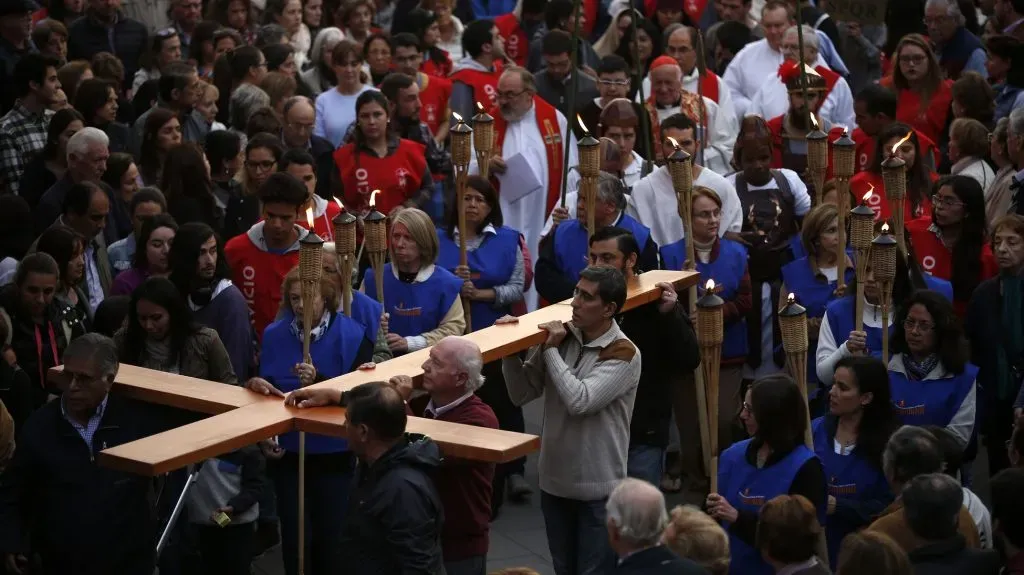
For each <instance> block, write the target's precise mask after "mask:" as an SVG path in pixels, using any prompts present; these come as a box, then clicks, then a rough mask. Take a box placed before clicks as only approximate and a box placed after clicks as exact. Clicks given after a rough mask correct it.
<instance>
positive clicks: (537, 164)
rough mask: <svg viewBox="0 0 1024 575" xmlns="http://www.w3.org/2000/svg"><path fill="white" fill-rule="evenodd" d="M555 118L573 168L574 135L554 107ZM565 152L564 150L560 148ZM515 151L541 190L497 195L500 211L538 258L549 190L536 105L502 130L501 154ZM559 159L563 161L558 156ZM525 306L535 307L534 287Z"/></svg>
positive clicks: (472, 165) (474, 168)
mask: <svg viewBox="0 0 1024 575" xmlns="http://www.w3.org/2000/svg"><path fill="white" fill-rule="evenodd" d="M555 114H556V115H557V118H558V129H559V132H560V133H561V135H562V142H563V150H564V144H565V143H568V145H569V167H570V168H572V167H574V166H576V164H577V163H578V160H577V155H576V154H577V152H576V138H574V137H573V136H572V134H571V133H570V132H569V130H568V126H567V125H566V121H565V116H563V115H562V113H561V112H559V111H557V110H556V111H555ZM563 153H564V151H563ZM516 154H522V155H523V156H524V157H525V158H526V160H527V162H528V163H529V165H530V166H531V167H532V168H533V172H534V175H536V176H537V181H539V182H540V184H541V187H540V190H539V191H537V192H535V193H532V194H529V195H526V196H523V197H521V198H519V199H517V200H516V201H514V202H509V201H508V200H507V199H506V198H505V196H504V195H501V197H500V198H499V205H500V206H501V214H502V217H503V218H504V220H505V225H506V226H508V227H510V228H512V229H514V230H517V231H519V232H520V233H521V234H523V237H524V238H525V239H526V246H527V248H529V250H530V257H531V258H533V261H534V262H536V261H537V257H538V256H539V255H540V250H539V247H538V246H539V244H540V238H541V231H542V230H543V229H544V220H545V219H546V218H547V215H548V214H547V193H548V158H547V153H546V151H545V145H544V136H543V135H542V134H541V131H540V129H539V128H538V127H537V114H536V106H532V107H530V111H529V112H527V113H526V115H525V116H523V118H522V119H520V120H518V121H516V122H509V123H508V127H507V128H506V130H505V140H504V144H503V146H502V154H501V157H502V158H506V159H507V158H510V157H512V156H514V155H516ZM558 161H560V162H561V161H563V160H562V159H561V158H559V160H558ZM469 173H470V174H477V173H479V166H478V165H477V163H476V150H471V152H470V163H469ZM524 296H525V301H526V307H527V309H528V310H529V311H534V310H535V309H537V289H536V287H535V286H530V289H529V290H528V291H527V292H526V293H525V294H524Z"/></svg>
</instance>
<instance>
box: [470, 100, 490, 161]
mask: <svg viewBox="0 0 1024 575" xmlns="http://www.w3.org/2000/svg"><path fill="white" fill-rule="evenodd" d="M476 108H477V113H476V115H475V116H473V146H474V147H476V149H477V152H478V153H479V152H487V153H488V154H490V153H491V150H493V149H494V118H493V117H492V116H491V115H490V114H488V113H487V112H486V111H484V105H483V104H481V103H480V102H477V103H476Z"/></svg>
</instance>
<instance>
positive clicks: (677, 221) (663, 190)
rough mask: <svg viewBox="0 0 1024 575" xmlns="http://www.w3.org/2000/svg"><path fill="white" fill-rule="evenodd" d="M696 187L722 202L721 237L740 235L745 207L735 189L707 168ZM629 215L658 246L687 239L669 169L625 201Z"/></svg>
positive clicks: (663, 169) (652, 177) (647, 180)
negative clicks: (704, 188)
mask: <svg viewBox="0 0 1024 575" xmlns="http://www.w3.org/2000/svg"><path fill="white" fill-rule="evenodd" d="M693 185H694V186H704V187H706V188H711V189H712V190H714V191H715V192H716V193H717V194H718V197H720V198H721V199H722V222H721V224H720V225H719V227H718V235H719V236H724V235H725V232H739V231H740V229H741V228H742V227H743V219H742V208H741V207H740V199H739V197H738V196H737V195H736V188H734V187H732V184H730V183H729V181H728V180H726V179H725V178H723V177H722V176H720V175H718V174H716V173H714V172H712V171H711V170H708V169H704V170H701V171H700V174H699V175H698V176H697V177H696V178H694V180H693ZM626 213H627V214H629V215H630V216H632V217H633V218H635V219H636V220H637V221H639V222H640V223H641V224H643V225H645V226H647V227H648V228H650V229H651V238H653V239H654V243H656V244H658V245H659V246H667V245H669V244H673V243H675V242H678V241H679V240H681V239H683V237H685V235H686V234H685V231H684V230H683V221H682V219H681V218H680V217H679V210H678V201H677V200H676V192H675V189H674V188H673V187H672V177H671V176H670V175H669V173H668V168H667V167H665V166H662V167H660V168H658V169H657V170H654V171H653V172H651V173H650V174H648V175H647V177H645V178H643V179H641V180H640V181H639V182H637V183H636V185H635V186H633V193H632V194H631V195H630V197H629V199H628V200H627V202H626Z"/></svg>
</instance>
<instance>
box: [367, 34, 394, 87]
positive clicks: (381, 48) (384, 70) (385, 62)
mask: <svg viewBox="0 0 1024 575" xmlns="http://www.w3.org/2000/svg"><path fill="white" fill-rule="evenodd" d="M392 52H393V50H392V49H391V40H390V39H389V38H388V36H387V35H386V34H384V33H383V32H377V33H375V34H370V37H369V38H367V39H366V42H364V43H363V61H364V62H366V67H367V69H368V70H369V72H370V84H372V85H374V86H380V83H381V82H383V81H384V77H385V76H387V75H388V74H390V73H391V71H392V66H391V55H392Z"/></svg>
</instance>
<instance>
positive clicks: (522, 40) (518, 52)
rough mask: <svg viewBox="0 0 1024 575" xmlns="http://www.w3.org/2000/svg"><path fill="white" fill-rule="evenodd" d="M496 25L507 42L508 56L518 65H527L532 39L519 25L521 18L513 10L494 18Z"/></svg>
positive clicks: (499, 33)
mask: <svg viewBox="0 0 1024 575" xmlns="http://www.w3.org/2000/svg"><path fill="white" fill-rule="evenodd" d="M494 25H495V26H496V27H497V28H498V35H500V36H501V39H502V41H504V42H505V55H506V56H508V57H509V58H510V59H511V60H512V61H513V62H515V63H516V66H525V65H526V58H527V57H528V56H529V55H530V39H529V38H527V37H526V32H523V27H522V26H520V25H519V19H518V18H516V15H515V14H514V13H512V12H509V13H508V14H502V15H501V16H498V17H497V18H495V19H494Z"/></svg>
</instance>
